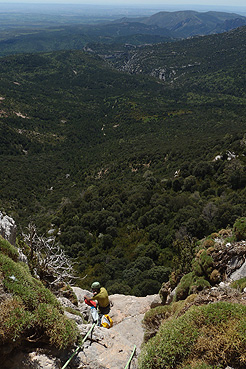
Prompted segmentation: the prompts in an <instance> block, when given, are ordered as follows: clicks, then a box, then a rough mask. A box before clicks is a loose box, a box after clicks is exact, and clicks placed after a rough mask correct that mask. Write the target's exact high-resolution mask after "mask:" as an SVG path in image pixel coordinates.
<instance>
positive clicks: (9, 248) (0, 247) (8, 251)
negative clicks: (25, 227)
mask: <svg viewBox="0 0 246 369" xmlns="http://www.w3.org/2000/svg"><path fill="white" fill-rule="evenodd" d="M0 252H2V253H3V254H5V255H7V256H9V257H10V258H11V259H13V260H14V261H17V259H18V256H19V253H18V250H17V248H16V247H14V246H13V245H11V244H10V243H9V242H8V241H6V240H5V239H4V238H3V237H2V236H1V235H0Z"/></svg>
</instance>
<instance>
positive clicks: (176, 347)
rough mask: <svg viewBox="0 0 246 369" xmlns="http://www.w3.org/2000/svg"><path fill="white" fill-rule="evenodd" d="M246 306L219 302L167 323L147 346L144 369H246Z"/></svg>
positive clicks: (142, 358) (141, 366)
mask: <svg viewBox="0 0 246 369" xmlns="http://www.w3.org/2000/svg"><path fill="white" fill-rule="evenodd" d="M245 314H246V306H243V305H240V304H232V303H228V302H218V303H214V304H209V305H204V306H199V307H197V306H193V307H192V308H191V309H189V310H188V311H187V312H186V313H185V314H184V315H182V316H180V317H178V318H176V317H174V318H172V319H169V320H168V321H165V322H164V323H163V324H162V325H161V327H160V329H159V332H158V333H157V334H156V336H155V337H153V338H151V339H150V340H149V341H148V342H147V344H145V346H144V347H143V349H142V351H141V354H140V358H139V368H140V369H155V368H163V369H171V368H177V369H181V368H182V369H183V368H187V369H188V368H196V369H198V368H200V369H202V368H210V367H211V368H219V367H220V365H223V367H226V366H227V365H228V366H231V367H234V368H237V369H243V368H245V364H246V358H245V349H246V340H245V333H246V324H245Z"/></svg>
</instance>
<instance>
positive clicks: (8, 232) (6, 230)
mask: <svg viewBox="0 0 246 369" xmlns="http://www.w3.org/2000/svg"><path fill="white" fill-rule="evenodd" d="M0 234H1V236H2V237H3V238H5V240H7V241H9V242H10V243H11V244H12V245H15V241H16V224H15V221H14V219H12V218H10V217H9V216H8V215H4V214H3V213H2V212H1V211H0Z"/></svg>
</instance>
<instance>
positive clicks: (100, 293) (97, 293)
mask: <svg viewBox="0 0 246 369" xmlns="http://www.w3.org/2000/svg"><path fill="white" fill-rule="evenodd" d="M91 289H92V293H93V297H89V296H87V295H85V296H84V301H85V303H86V304H87V305H89V306H95V300H96V301H97V308H98V310H99V314H101V315H105V314H108V313H109V311H110V303H109V298H108V292H107V290H106V288H104V287H101V285H100V283H99V282H93V283H92V285H91Z"/></svg>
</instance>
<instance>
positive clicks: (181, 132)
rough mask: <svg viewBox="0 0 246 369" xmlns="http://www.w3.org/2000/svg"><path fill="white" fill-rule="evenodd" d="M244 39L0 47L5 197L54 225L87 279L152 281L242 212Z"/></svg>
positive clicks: (114, 283) (136, 285)
mask: <svg viewBox="0 0 246 369" xmlns="http://www.w3.org/2000/svg"><path fill="white" fill-rule="evenodd" d="M245 40H246V28H244V27H243V28H239V29H237V30H235V31H231V32H229V33H226V34H222V35H213V36H206V37H200V38H193V39H190V40H183V41H180V42H175V43H173V42H172V43H163V44H159V45H158V46H149V47H141V48H134V49H133V48H130V49H129V50H128V51H127V52H126V49H125V48H123V47H121V48H120V49H118V50H117V47H115V49H114V50H113V51H114V53H112V50H111V49H109V48H108V47H106V46H103V45H102V44H101V45H90V46H91V48H90V51H89V52H84V51H60V52H50V53H39V54H22V55H14V56H9V57H4V58H1V59H0V104H1V107H0V114H1V117H0V131H1V141H0V155H1V160H0V172H1V181H0V194H1V197H0V207H1V209H2V210H5V211H6V212H8V214H9V215H11V216H12V217H14V219H15V220H16V221H17V223H18V224H20V225H21V226H22V227H24V226H26V225H27V224H28V222H29V221H34V222H35V223H36V224H37V226H38V227H39V229H40V232H47V231H48V230H49V229H52V230H53V232H54V234H56V235H57V237H58V239H59V240H60V242H61V244H62V245H63V246H64V248H65V250H66V251H67V252H68V254H69V255H70V256H71V257H73V258H77V262H78V264H77V271H78V273H79V275H80V276H81V277H84V276H86V278H84V279H83V280H81V282H79V283H80V285H81V287H85V288H88V287H89V285H90V283H91V281H92V280H93V279H95V278H96V279H100V281H101V282H102V283H103V284H104V285H105V286H106V287H107V288H108V290H109V292H110V293H121V292H122V293H125V294H127V293H131V294H135V295H137V296H140V295H145V294H149V293H156V292H158V291H159V288H160V285H161V282H164V281H167V280H168V277H169V273H170V271H171V268H172V267H174V266H175V265H177V264H180V263H183V262H184V257H183V255H184V254H183V250H185V255H186V257H187V261H189V257H190V258H191V257H192V253H193V248H194V245H195V241H194V239H195V238H202V237H203V236H205V235H208V234H210V233H211V232H213V231H215V230H217V229H220V228H226V227H227V225H232V224H233V223H234V222H235V220H236V218H238V217H241V216H245V211H246V207H245V184H246V172H245V153H246V140H245V123H246V118H245V116H246V115H245V103H246V97H245V87H244V86H245V60H246V59H245ZM93 47H94V48H93ZM91 50H93V51H94V52H93V53H92V52H91ZM116 51H119V52H118V53H116ZM116 54H117V55H118V57H116ZM110 55H111V56H112V57H109V56H110ZM129 61H130V63H128V62H129ZM127 63H128V64H127ZM126 65H131V68H132V69H131V68H128V69H127V68H125V66H126ZM154 71H158V73H157V72H156V73H154ZM129 72H130V73H131V74H130V73H129ZM185 272H188V271H187V270H185Z"/></svg>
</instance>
